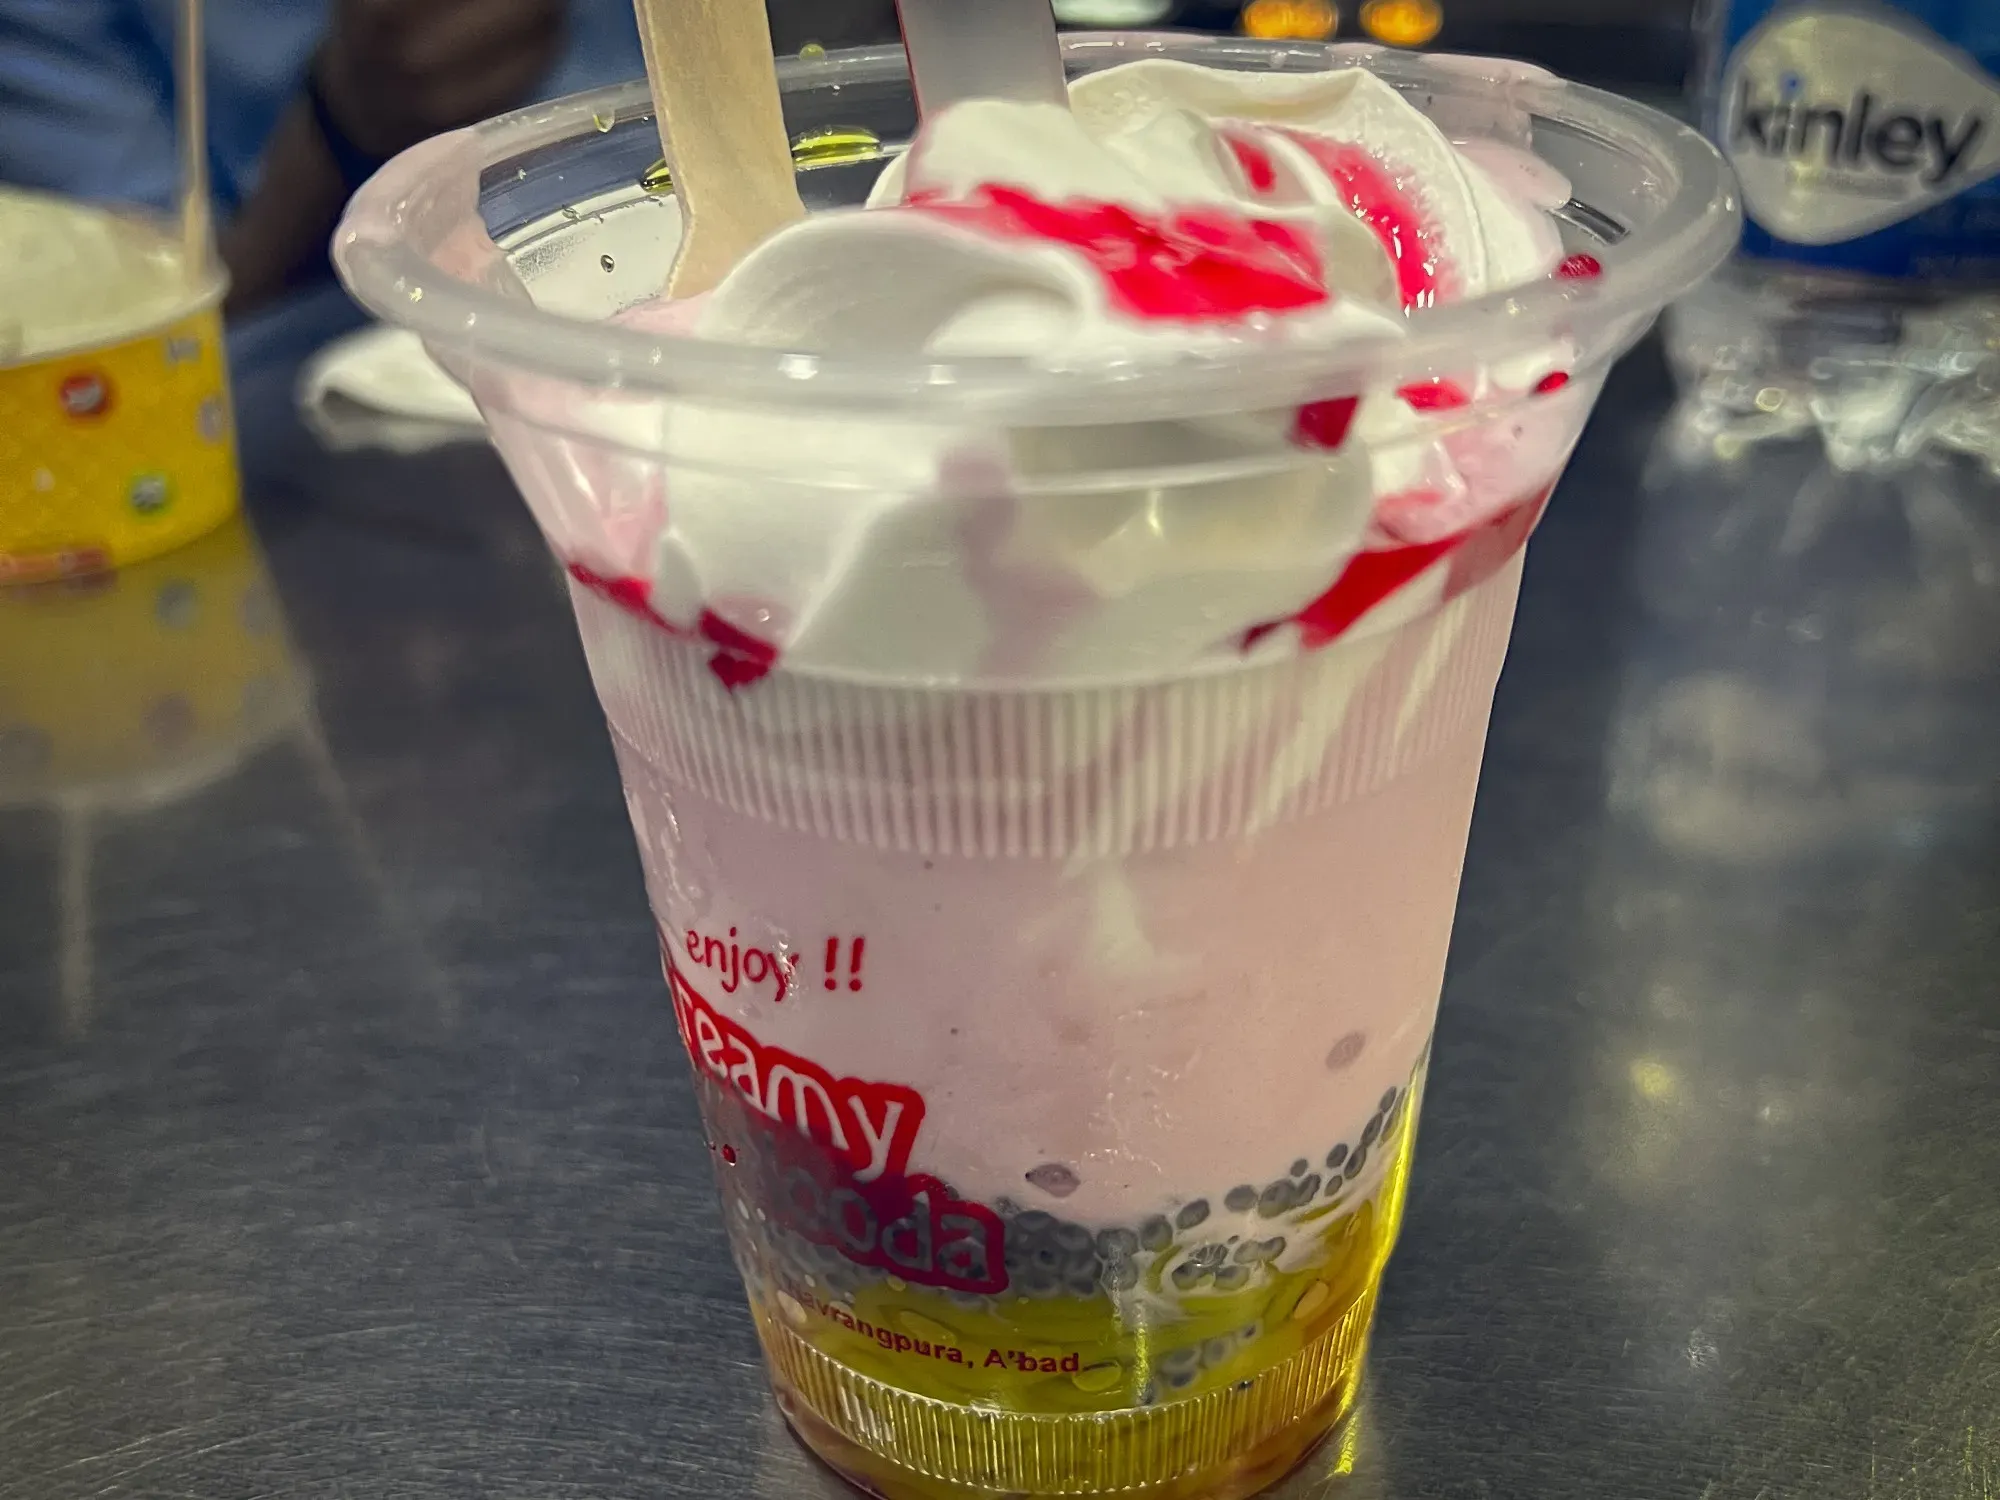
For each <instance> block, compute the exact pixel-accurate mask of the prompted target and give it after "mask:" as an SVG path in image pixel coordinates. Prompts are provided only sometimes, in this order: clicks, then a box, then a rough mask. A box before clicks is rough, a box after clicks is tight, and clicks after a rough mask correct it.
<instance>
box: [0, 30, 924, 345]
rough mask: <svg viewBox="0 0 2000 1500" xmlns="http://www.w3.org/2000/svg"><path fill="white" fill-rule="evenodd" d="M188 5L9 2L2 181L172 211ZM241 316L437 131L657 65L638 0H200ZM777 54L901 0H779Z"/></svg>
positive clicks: (228, 256) (1, 61)
mask: <svg viewBox="0 0 2000 1500" xmlns="http://www.w3.org/2000/svg"><path fill="white" fill-rule="evenodd" d="M176 9H177V7H176V0H0V182H7V183H12V184H15V185H17V186H24V187H38V188H46V189H48V190H50V191H53V192H59V193H68V194H73V195H76V196H79V197H86V198H109V199H122V200H126V201H134V202H142V203H151V204H155V205H159V206H162V207H164V206H165V205H166V204H167V203H168V202H169V201H170V200H171V198H172V196H173V192H174V182H175V144H174V87H173V64H172V59H173V55H174V26H175V14H176ZM205 9H206V16H207V45H208V91H209V102H208V157H209V165H210V172H211V176H212V179H213V191H214V195H215V206H216V218H217V222H218V224H219V226H220V230H219V243H220V248H221V252H222V257H223V259H224V261H225V262H226V263H227V264H228V267H229V272H230V277H231V291H230V299H229V305H230V309H231V311H232V312H242V311H245V310H248V309H251V308H255V307H259V306H263V305H266V304H269V303H272V302H273V301H275V300H277V299H279V298H281V297H283V296H284V295H285V294H286V293H288V292H290V291H292V290H294V289H296V288H299V287H302V286H305V285H307V284H310V283H315V282H319V281H322V280H324V278H325V277H326V275H327V274H328V273H327V260H326V244H327V239H328V237H329V236H330V235H331V234H332V232H333V227H334V224H335V223H336V221H337V220H338V218H339V216H340V210H341V208H342V206H343V205H344V204H345V203H346V201H347V198H348V196H349V195H350V194H351V193H352V192H353V191H354V189H356V188H357V187H359V186H360V184H361V182H362V180H363V179H365V178H366V177H367V176H368V175H369V174H370V173H371V172H372V171H373V170H374V169H375V168H376V167H377V166H379V165H380V164H381V163H382V162H383V161H385V160H386V159H387V158H389V157H391V156H393V155H395V154H396V153H397V152H398V151H401V150H403V149H404V148H405V147H408V146H411V145H413V144H415V143H416V142H418V141H420V140H423V139H424V138H425V137H427V136H431V135H435V134H437V133H438V132H439V131H443V130H452V129H456V128H457V127H459V126H462V125H469V124H471V123H473V122H474V121H476V120H481V119H484V118H485V117H486V116H488V115H493V114H498V113H500V112H501V111H503V110H508V109H512V108H514V107H516V106H518V105H521V104H525V103H528V102H531V101H532V100H536V99H544V98H552V97H555V96H557V95H560V94H566V93H573V92H575V91H576V90H578V89H584V88H591V87H595V86H597V85H600V84H606V83H615V82H619V81H622V80H624V79H628V78H636V77H639V76H640V75H642V74H643V73H644V71H645V63H644V59H643V57H642V55H641V53H640V49H639V36H638V27H637V25H636V23H635V21H634V19H633V13H632V0H207V3H206V6H205ZM772 12H773V14H772V22H773V40H774V41H775V43H776V45H777V47H778V49H779V51H781V52H784V51H795V50H797V49H798V48H799V47H800V46H802V45H804V44H805V43H806V42H808V41H818V42H821V43H823V44H824V45H826V46H829V47H836V46H846V45H850V44H854V43H857V42H862V41H875V40H884V39H888V38H892V37H894V36H895V34H896V17H895V5H894V0H772Z"/></svg>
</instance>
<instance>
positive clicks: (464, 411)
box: [299, 327, 485, 453]
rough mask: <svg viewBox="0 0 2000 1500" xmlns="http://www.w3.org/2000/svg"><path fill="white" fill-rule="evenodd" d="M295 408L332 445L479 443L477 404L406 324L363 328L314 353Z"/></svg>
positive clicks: (413, 448)
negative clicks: (433, 357) (474, 403)
mask: <svg viewBox="0 0 2000 1500" xmlns="http://www.w3.org/2000/svg"><path fill="white" fill-rule="evenodd" d="M299 409H300V411H301V412H303V413H304V415H305V419H306V423H307V425H308V426H310V427H311V428H312V429H313V431H314V432H315V433H317V434H318V435H319V438H320V440H321V441H322V442H324V443H325V444H326V445H327V446H328V447H329V448H333V449H335V450H337V451H349V450H352V449H356V448H387V449H390V450H391V451H393V452H396V453H422V452H425V451H426V450H428V449H431V448H436V447H441V446H442V445H444V444H446V443H458V442H466V441H470V440H477V439H478V438H479V437H480V436H481V434H482V433H483V431H484V426H485V424H484V423H482V422H481V421H480V418H479V409H478V408H477V407H476V406H474V405H473V404H472V397H470V396H468V395H467V394H466V393H465V388H464V387H463V386H461V385H459V383H458V382H457V381H455V380H453V379H452V378H451V377H450V376H449V375H447V374H445V372H444V371H443V370H442V369H440V368H439V367H438V364H437V361H435V360H434V359H432V358H431V357H430V355H429V354H428V353H427V352H426V351H425V349H424V346H423V341H422V340H421V339H419V338H418V337H417V336H416V335H415V334H414V333H412V332H410V331H409V330H408V329H405V328H379V327H378V328H365V329H363V330H362V331H361V332H359V333H356V334H350V335H349V336H348V337H346V338H344V339H339V340H336V341H335V342H334V343H331V344H329V345H328V346H327V347H326V348H325V349H322V350H321V351H320V352H319V353H318V354H317V355H316V356H314V358H313V361H312V363H311V364H309V365H307V366H306V369H305V372H304V374H302V375H301V376H300V377H299Z"/></svg>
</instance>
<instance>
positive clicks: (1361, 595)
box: [1240, 485, 1555, 652]
mask: <svg viewBox="0 0 2000 1500" xmlns="http://www.w3.org/2000/svg"><path fill="white" fill-rule="evenodd" d="M1554 493H1555V486H1554V485H1550V486H1549V487H1548V488H1547V489H1545V490H1543V491H1542V492H1541V493H1540V494H1538V495H1536V496H1534V497H1533V498H1531V499H1529V500H1525V501H1523V502H1522V503H1521V504H1519V505H1516V506H1514V507H1513V508H1512V509H1510V510H1508V511H1506V512H1505V513H1504V514H1502V515H1499V516H1496V517H1494V518H1493V519H1492V520H1491V521H1487V522H1485V523H1483V524H1481V525H1479V526H1475V527H1473V528H1472V529H1471V530H1469V531H1462V532H1460V533H1459V534H1458V535H1457V536H1450V537H1445V538H1444V539H1443V540H1441V541H1436V542H1426V543H1424V544H1422V545H1421V546H1415V547H1397V548H1395V549H1393V550H1389V551H1372V552H1362V553H1358V554H1356V555H1355V556H1354V557H1353V558H1352V559H1350V560H1349V562H1348V564H1347V567H1346V568H1345V569H1344V570H1343V571H1342V573H1341V575H1340V577H1339V578H1337V579H1336V580H1334V584H1333V587H1332V588H1330V589H1328V590H1327V591H1326V592H1325V593H1324V594H1321V595H1320V596H1319V598H1317V599H1315V600H1313V602H1312V603H1310V604H1308V605H1307V606H1306V607H1305V608H1304V609H1302V610H1300V611H1299V612H1298V613H1297V614H1296V615H1293V616H1291V617H1290V618H1288V619H1283V620H1272V621H1269V622H1267V623H1266V624H1263V625H1256V626H1253V627H1251V628H1250V629H1249V630H1247V631H1245V632H1244V634H1243V639H1242V641H1241V643H1240V644H1241V649H1242V650H1244V651H1245V652H1248V651H1250V650H1252V649H1253V648H1255V647H1256V646H1257V645H1258V644H1259V643H1260V642H1262V641H1263V640H1264V639H1265V638H1266V637H1268V636H1270V635H1271V634H1273V633H1274V632H1276V631H1279V630H1282V629H1283V628H1284V627H1285V626H1287V625H1296V626H1298V627H1299V643H1300V645H1302V646H1303V647H1304V648H1305V649H1306V650H1308V651H1317V650H1320V649H1321V648H1323V647H1326V646H1330V645H1332V644H1333V643H1334V642H1335V641H1337V640H1339V639H1340V638H1341V637H1342V636H1343V635H1345V634H1347V632H1348V631H1350V630H1352V629H1353V628H1354V626H1355V624H1356V622H1358V621H1359V620H1360V619H1361V617H1362V616H1363V615H1365V614H1367V613H1368V612H1369V611H1370V610H1372V609H1374V608H1375V606H1376V605H1378V604H1381V603H1382V602H1383V601H1384V600H1386V599H1388V598H1389V597H1390V596H1391V595H1393V594H1395V593H1396V592H1397V591H1398V590H1400V589H1403V588H1405V587H1407V586H1408V585H1409V584H1411V583H1413V582H1415V581H1416V579H1417V578H1418V577H1419V576H1420V575H1422V574H1423V573H1424V572H1425V571H1426V570H1427V569H1429V568H1430V567H1431V566H1432V565H1433V564H1435V563H1437V562H1438V561H1439V560H1440V559H1443V558H1446V557H1449V558H1450V559H1451V562H1450V566H1449V567H1448V569H1447V570H1446V573H1445V582H1444V601H1445V602H1446V603H1450V602H1451V601H1452V600H1453V599H1456V598H1458V597H1459V596H1460V595H1462V594H1465V593H1468V592H1470V591H1471V590H1472V589H1475V588H1477V587H1478V586H1479V585H1480V584H1482V583H1484V582H1485V581H1486V580H1487V579H1489V578H1491V577H1492V576H1493V575H1494V574H1495V573H1497V572H1499V571H1500V569H1501V568H1502V567H1504V566H1505V565H1506V563H1507V560H1508V559H1509V558H1511V557H1512V556H1513V555H1514V554H1515V553H1516V552H1518V551H1520V550H1521V548H1523V547H1524V546H1526V545H1527V542H1528V536H1529V534H1530V533H1531V532H1533V531H1534V529H1535V526H1536V523H1537V522H1539V521H1540V520H1541V518H1542V513H1543V512H1544V511H1545V510H1547V509H1548V504H1549V496H1550V495H1552V494H1554Z"/></svg>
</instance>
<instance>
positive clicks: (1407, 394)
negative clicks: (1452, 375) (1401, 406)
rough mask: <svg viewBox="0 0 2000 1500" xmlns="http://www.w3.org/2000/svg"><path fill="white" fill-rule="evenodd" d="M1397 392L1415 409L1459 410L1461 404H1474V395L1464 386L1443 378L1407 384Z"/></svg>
mask: <svg viewBox="0 0 2000 1500" xmlns="http://www.w3.org/2000/svg"><path fill="white" fill-rule="evenodd" d="M1396 394H1397V395H1398V396H1401V397H1402V398H1403V400H1404V401H1405V402H1406V403H1407V404H1408V405H1409V406H1410V408H1411V410H1413V411H1457V410H1458V409H1459V408H1460V407H1461V406H1470V405H1472V397H1470V396H1468V395H1467V394H1466V393H1465V387H1464V386H1462V385H1460V384H1459V383H1458V382H1457V381H1455V380H1445V379H1443V378H1439V379H1436V380H1424V381H1419V382H1418V383H1417V384H1415V385H1406V386H1404V387H1403V388H1402V389H1401V390H1399V391H1397V392H1396Z"/></svg>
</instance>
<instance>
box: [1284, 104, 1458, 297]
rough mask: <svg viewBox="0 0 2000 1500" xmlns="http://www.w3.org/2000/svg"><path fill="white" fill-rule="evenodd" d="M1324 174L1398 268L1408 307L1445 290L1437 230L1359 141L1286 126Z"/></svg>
mask: <svg viewBox="0 0 2000 1500" xmlns="http://www.w3.org/2000/svg"><path fill="white" fill-rule="evenodd" d="M1285 134H1286V136H1287V137H1288V138H1289V139H1291V140H1292V141H1294V142H1296V143H1297V144H1298V145H1299V146H1300V147H1301V148H1302V149H1303V150H1304V151H1305V152H1306V154H1307V155H1309V156H1310V157H1312V159H1313V161H1314V162H1315V163H1316V164H1317V165H1318V167H1319V169H1320V170H1321V171H1322V172H1324V173H1326V176H1327V180H1328V181H1329V182H1331V183H1332V184H1333V186H1334V188H1335V190H1336V191H1338V192H1339V194H1340V196H1341V201H1342V202H1344V203H1346V205H1347V206H1348V208H1349V210H1350V211H1351V212H1352V213H1353V214H1354V216H1355V217H1356V218H1357V219H1359V220H1361V222H1362V223H1364V224H1366V225H1367V226H1368V227H1369V228H1370V229H1372V230H1374V231H1375V238H1376V239H1378V240H1380V241H1381V242H1382V248H1383V249H1384V250H1385V251H1387V252H1388V255H1389V261H1390V263H1391V264H1392V265H1394V266H1395V268H1396V287H1397V290H1398V291H1399V292H1400V293H1401V294H1402V298H1403V306H1404V308H1405V309H1406V310H1407V309H1412V308H1418V307H1432V306H1435V305H1436V304H1437V302H1438V301H1439V300H1440V299H1441V298H1442V297H1443V296H1444V295H1445V293H1446V292H1447V291H1448V290H1449V288H1448V287H1447V286H1446V283H1445V270H1444V267H1445V259H1444V253H1443V250H1442V248H1441V247H1440V246H1439V244H1438V243H1437V232H1436V231H1435V230H1434V229H1433V228H1432V227H1431V225H1430V223H1429V221H1428V220H1426V219H1425V217H1424V215H1423V214H1422V213H1421V212H1420V211H1419V210H1418V208H1417V205H1416V204H1415V203H1414V202H1413V201H1412V200H1411V198H1410V195H1409V194H1408V193H1406V192H1404V191H1403V190H1402V189H1401V188H1400V187H1398V186H1397V185H1396V182H1395V179H1394V178H1392V177H1391V176H1390V175H1389V172H1388V170H1387V169H1386V168H1385V167H1384V166H1383V165H1382V163H1381V162H1379V161H1377V160H1376V159H1375V158H1374V157H1372V156H1370V155H1369V154H1368V153H1367V152H1366V151H1364V150H1362V149H1361V147H1359V146H1350V145H1347V144H1346V143H1344V142H1341V141H1330V140H1327V139H1326V138H1325V137H1324V136H1317V135H1310V134H1308V133H1306V132H1305V131H1286V132H1285Z"/></svg>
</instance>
